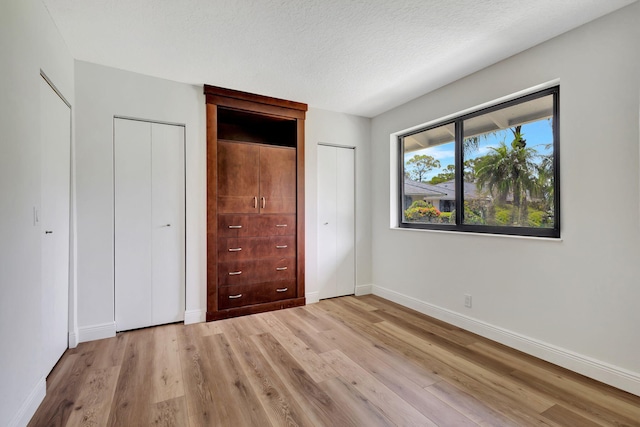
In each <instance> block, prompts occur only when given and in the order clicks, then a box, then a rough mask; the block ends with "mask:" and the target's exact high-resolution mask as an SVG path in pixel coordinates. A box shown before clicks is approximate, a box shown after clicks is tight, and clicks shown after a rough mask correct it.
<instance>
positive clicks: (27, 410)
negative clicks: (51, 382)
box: [9, 377, 47, 427]
mask: <svg viewBox="0 0 640 427" xmlns="http://www.w3.org/2000/svg"><path fill="white" fill-rule="evenodd" d="M46 394H47V382H46V378H45V377H42V378H40V381H38V384H36V386H35V387H34V389H33V390H31V393H29V396H27V398H26V399H25V401H24V402H23V403H22V405H20V409H18V412H16V415H15V416H14V417H13V419H12V420H11V421H10V422H9V427H22V426H26V425H27V424H29V421H31V417H33V414H35V413H36V410H37V409H38V406H40V404H41V403H42V401H43V400H44V396H45V395H46Z"/></svg>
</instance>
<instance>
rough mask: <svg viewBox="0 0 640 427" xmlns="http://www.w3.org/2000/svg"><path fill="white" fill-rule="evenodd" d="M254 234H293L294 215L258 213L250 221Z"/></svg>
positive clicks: (294, 232) (294, 231)
mask: <svg viewBox="0 0 640 427" xmlns="http://www.w3.org/2000/svg"><path fill="white" fill-rule="evenodd" d="M251 227H252V233H253V235H254V236H294V235H295V234H296V216H295V215H258V216H257V218H255V219H254V220H253V222H252V223H251Z"/></svg>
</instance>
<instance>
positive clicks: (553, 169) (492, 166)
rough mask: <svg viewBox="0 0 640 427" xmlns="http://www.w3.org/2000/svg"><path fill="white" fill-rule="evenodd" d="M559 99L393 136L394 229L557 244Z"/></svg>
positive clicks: (520, 103)
mask: <svg viewBox="0 0 640 427" xmlns="http://www.w3.org/2000/svg"><path fill="white" fill-rule="evenodd" d="M559 92H560V89H559V87H557V86H556V87H553V88H550V89H546V90H543V91H540V92H536V93H533V94H530V95H527V96H524V97H521V98H518V99H514V100H512V101H508V102H505V103H501V104H498V105H495V106H493V107H489V108H485V109H482V110H479V111H476V112H473V113H469V114H465V115H463V116H460V117H457V118H455V119H452V120H447V121H444V122H442V123H439V124H436V125H434V126H429V127H426V128H423V129H419V130H416V131H412V132H411V133H408V134H404V135H401V136H399V142H400V144H399V145H400V187H401V188H400V194H401V196H400V197H401V199H400V203H399V206H400V218H401V220H400V226H401V227H406V228H427V229H438V230H451V231H468V232H477V233H494V234H511V235H523V236H538V237H555V238H557V237H560V212H559V207H560V206H559V200H560V192H559V137H558V136H559V130H558V112H559V108H558V102H559Z"/></svg>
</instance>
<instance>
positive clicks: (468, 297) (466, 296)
mask: <svg viewBox="0 0 640 427" xmlns="http://www.w3.org/2000/svg"><path fill="white" fill-rule="evenodd" d="M464 306H465V307H468V308H471V295H469V294H464Z"/></svg>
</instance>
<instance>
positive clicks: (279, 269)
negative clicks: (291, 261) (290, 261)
mask: <svg viewBox="0 0 640 427" xmlns="http://www.w3.org/2000/svg"><path fill="white" fill-rule="evenodd" d="M286 269H287V267H276V271H285V270H286Z"/></svg>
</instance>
